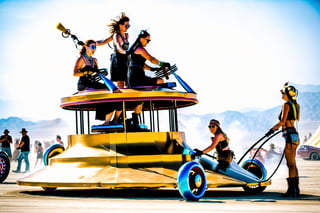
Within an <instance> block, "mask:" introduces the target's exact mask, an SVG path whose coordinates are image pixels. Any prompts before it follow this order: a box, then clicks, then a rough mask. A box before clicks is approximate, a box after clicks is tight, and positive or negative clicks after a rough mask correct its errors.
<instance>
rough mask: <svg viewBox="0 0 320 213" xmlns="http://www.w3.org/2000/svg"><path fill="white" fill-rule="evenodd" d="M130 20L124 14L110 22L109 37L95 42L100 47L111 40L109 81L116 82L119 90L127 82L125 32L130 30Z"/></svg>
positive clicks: (126, 37) (127, 45)
mask: <svg viewBox="0 0 320 213" xmlns="http://www.w3.org/2000/svg"><path fill="white" fill-rule="evenodd" d="M129 21H130V19H129V18H128V17H127V16H126V14H125V13H124V12H122V13H121V16H119V17H118V19H117V20H114V19H113V20H112V22H111V24H109V25H108V26H109V29H110V30H109V32H110V34H111V36H110V37H108V38H106V39H105V40H102V41H97V45H98V46H101V45H104V44H106V43H109V42H111V41H112V40H113V46H114V53H113V54H112V55H111V66H110V74H111V81H116V82H117V86H118V87H119V88H123V87H125V85H126V82H127V73H128V55H127V54H126V51H127V50H128V48H129V34H128V33H127V30H128V29H129V28H130V24H129Z"/></svg>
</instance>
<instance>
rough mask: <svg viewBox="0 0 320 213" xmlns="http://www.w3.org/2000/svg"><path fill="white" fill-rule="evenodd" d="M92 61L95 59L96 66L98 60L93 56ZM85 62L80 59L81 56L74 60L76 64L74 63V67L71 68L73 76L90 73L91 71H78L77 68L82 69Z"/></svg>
mask: <svg viewBox="0 0 320 213" xmlns="http://www.w3.org/2000/svg"><path fill="white" fill-rule="evenodd" d="M94 61H95V64H96V65H97V67H98V60H97V59H96V58H94ZM85 66H86V64H85V63H84V60H83V59H82V57H79V58H78V59H77V61H76V64H75V65H74V68H73V76H75V77H81V76H84V75H86V74H92V72H91V71H88V72H87V71H86V72H80V71H79V70H80V69H82V68H83V67H85Z"/></svg>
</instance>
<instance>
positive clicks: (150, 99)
mask: <svg viewBox="0 0 320 213" xmlns="http://www.w3.org/2000/svg"><path fill="white" fill-rule="evenodd" d="M173 75H174V76H175V77H176V80H177V83H179V84H180V85H181V86H182V88H183V89H184V90H185V91H178V90H176V89H175V85H176V82H172V83H167V84H166V85H162V87H160V86H152V87H141V88H125V89H121V92H120V93H114V92H112V91H113V89H114V88H115V85H113V84H112V82H110V81H109V80H108V79H106V78H105V77H103V75H101V78H102V79H103V80H104V81H105V83H106V84H108V88H109V89H108V90H107V89H106V90H87V91H82V92H78V93H76V94H74V95H71V96H67V97H63V98H62V99H61V108H63V109H65V110H70V111H74V113H75V117H76V119H75V126H76V134H74V135H69V136H68V147H67V148H66V149H64V147H62V146H61V145H58V144H55V145H53V146H51V147H49V148H48V149H47V150H46V152H45V155H44V162H45V164H46V167H44V168H43V169H41V170H38V171H36V172H34V173H32V174H29V175H27V176H26V177H23V178H21V179H19V180H17V184H19V185H25V186H39V187H42V188H43V189H45V190H52V189H56V188H58V187H101V188H145V189H148V188H152V189H154V188H178V190H179V192H180V193H181V195H182V196H183V197H184V198H185V199H187V200H198V199H200V198H201V197H202V196H203V195H204V193H205V191H206V190H207V189H208V188H215V187H228V186H232V187H234V186H239V187H243V188H244V190H245V191H247V192H251V193H257V192H261V191H263V190H264V189H265V188H266V186H267V185H269V184H270V183H271V181H270V180H266V170H265V168H264V166H263V165H262V164H261V163H260V162H259V161H256V160H252V159H251V160H249V161H245V163H244V164H243V165H242V166H239V165H238V164H237V163H235V162H232V163H231V164H230V167H229V168H227V169H226V170H225V171H220V170H217V169H216V167H217V164H218V162H217V161H216V160H215V159H213V158H211V157H208V156H205V155H204V156H202V157H201V158H198V159H196V158H195V157H194V155H193V154H194V151H193V150H192V149H191V148H190V147H189V146H188V145H187V141H186V138H185V134H184V132H182V131H179V125H178V124H179V120H178V110H179V109H180V108H183V107H190V106H192V105H195V104H197V103H198V100H197V96H196V93H195V92H194V91H193V90H192V89H191V88H190V87H189V86H188V85H187V84H186V82H184V81H183V80H182V79H181V78H180V76H178V75H176V74H175V73H174V74H173ZM164 86H165V87H164ZM136 102H143V103H144V104H143V112H142V116H141V117H142V118H141V123H142V124H140V128H139V130H134V131H133V130H132V129H131V128H130V127H129V125H130V124H129V123H128V122H123V123H122V124H118V125H108V126H99V125H96V126H95V125H93V126H91V125H90V118H89V117H90V111H95V110H96V108H97V107H98V106H99V105H101V104H108V103H121V104H122V106H123V107H122V110H123V121H126V120H128V118H126V115H127V114H128V113H129V112H130V111H132V110H133V106H134V103H136Z"/></svg>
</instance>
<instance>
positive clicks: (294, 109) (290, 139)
mask: <svg viewBox="0 0 320 213" xmlns="http://www.w3.org/2000/svg"><path fill="white" fill-rule="evenodd" d="M280 92H281V94H282V99H283V100H284V104H283V105H282V110H281V113H280V115H279V122H278V123H277V124H276V125H274V126H273V127H272V128H271V129H270V130H269V131H268V132H267V133H266V136H267V137H269V136H271V135H272V134H273V133H274V131H276V130H277V129H279V128H280V127H281V128H282V132H283V137H284V139H285V142H286V145H285V150H284V155H285V158H286V161H287V166H288V170H289V177H288V178H287V182H288V190H287V192H286V193H284V194H282V197H298V196H299V195H300V189H299V174H298V168H297V164H296V151H297V147H298V146H299V144H300V139H299V133H298V132H297V130H296V128H295V121H297V120H299V118H300V105H299V104H298V103H297V100H296V99H297V95H298V90H297V89H296V88H295V87H293V86H289V85H288V82H287V83H285V84H284V88H283V89H282V90H280Z"/></svg>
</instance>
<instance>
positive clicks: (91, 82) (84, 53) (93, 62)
mask: <svg viewBox="0 0 320 213" xmlns="http://www.w3.org/2000/svg"><path fill="white" fill-rule="evenodd" d="M95 51H96V42H95V41H94V40H87V41H86V42H85V44H84V45H83V47H82V49H81V51H80V57H79V58H78V59H77V61H76V64H75V66H74V70H73V75H74V76H76V77H80V78H79V80H78V90H79V91H82V90H86V89H90V88H91V89H106V88H107V87H106V85H105V84H103V83H100V82H97V81H95V79H93V78H92V74H93V73H94V72H95V71H96V70H97V69H98V60H97V59H96V58H94V57H93V55H94V53H95ZM115 110H116V112H115V114H114V118H113V121H112V122H113V123H118V119H119V117H120V114H121V105H117V104H101V105H100V106H99V107H98V108H97V111H96V119H97V120H104V123H103V124H102V125H109V124H110V120H111V119H112V117H113V112H114V111H115Z"/></svg>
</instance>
